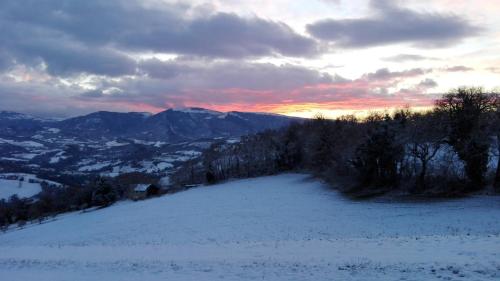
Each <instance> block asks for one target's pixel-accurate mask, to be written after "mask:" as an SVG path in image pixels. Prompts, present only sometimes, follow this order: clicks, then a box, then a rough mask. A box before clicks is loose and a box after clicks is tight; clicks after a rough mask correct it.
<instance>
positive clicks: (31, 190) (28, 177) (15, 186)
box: [0, 173, 60, 199]
mask: <svg viewBox="0 0 500 281" xmlns="http://www.w3.org/2000/svg"><path fill="white" fill-rule="evenodd" d="M9 176H15V177H17V178H22V179H23V180H22V181H20V180H18V179H15V180H14V179H8V177H9ZM42 181H45V182H46V183H48V184H51V185H56V186H60V184H59V183H56V182H53V181H49V180H44V179H39V178H37V177H36V176H35V175H32V174H23V173H0V199H9V197H11V196H12V195H17V196H18V197H19V198H28V197H32V196H35V195H36V194H38V193H40V191H42V186H41V184H40V183H41V182H42Z"/></svg>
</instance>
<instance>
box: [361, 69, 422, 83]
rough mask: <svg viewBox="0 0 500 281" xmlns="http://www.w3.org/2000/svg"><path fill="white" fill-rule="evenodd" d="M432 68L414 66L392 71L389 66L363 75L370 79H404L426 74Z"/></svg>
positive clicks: (363, 77)
mask: <svg viewBox="0 0 500 281" xmlns="http://www.w3.org/2000/svg"><path fill="white" fill-rule="evenodd" d="M431 71H432V70H429V69H422V68H413V69H409V70H404V71H390V70H389V69H387V68H381V69H379V70H377V71H375V72H372V73H367V74H365V75H363V76H362V79H364V80H369V81H381V80H383V81H388V80H394V79H402V78H410V77H416V76H420V75H424V74H426V73H428V72H431Z"/></svg>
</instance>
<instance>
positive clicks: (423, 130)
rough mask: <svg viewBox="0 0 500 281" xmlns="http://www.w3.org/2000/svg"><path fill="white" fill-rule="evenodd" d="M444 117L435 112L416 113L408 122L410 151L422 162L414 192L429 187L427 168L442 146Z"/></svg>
mask: <svg viewBox="0 0 500 281" xmlns="http://www.w3.org/2000/svg"><path fill="white" fill-rule="evenodd" d="M441 119H442V118H440V115H438V114H435V113H432V112H431V113H428V114H426V115H423V114H415V115H413V117H412V118H411V120H410V121H409V124H408V146H409V153H410V155H411V156H413V157H414V158H415V159H418V161H419V162H420V172H419V173H418V176H417V181H416V186H415V189H414V190H413V191H414V192H417V193H418V192H421V191H423V190H425V189H426V188H427V178H426V176H427V170H428V165H429V162H430V161H431V160H432V159H433V158H434V157H435V156H436V154H437V152H438V151H439V149H440V148H441V145H442V142H443V140H444V137H445V135H444V134H443V130H442V129H441V128H440V127H441V126H442V121H441Z"/></svg>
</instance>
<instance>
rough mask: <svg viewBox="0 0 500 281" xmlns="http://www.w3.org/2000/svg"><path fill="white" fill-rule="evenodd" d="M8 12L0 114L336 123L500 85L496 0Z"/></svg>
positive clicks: (36, 6) (39, 6) (47, 4)
mask: <svg viewBox="0 0 500 281" xmlns="http://www.w3.org/2000/svg"><path fill="white" fill-rule="evenodd" d="M451 4H453V5H451ZM26 6H30V7H31V9H26ZM284 7H286V8H284ZM0 8H1V9H0V22H2V26H4V32H3V34H2V37H4V40H2V42H0V110H6V111H13V112H21V113H25V114H30V115H34V116H40V117H50V118H69V117H74V116H80V115H85V114H88V113H92V112H96V111H111V112H150V113H153V114H154V113H158V112H161V111H164V110H167V109H169V108H190V107H200V108H205V109H210V110H215V111H220V112H229V111H240V112H260V113H273V114H281V115H287V116H295V117H305V118H311V117H314V116H315V115H317V114H322V115H324V116H326V117H328V118H335V117H339V116H341V115H347V114H354V115H358V116H363V115H366V114H368V113H369V112H372V111H377V112H380V111H392V110H394V109H397V108H403V107H406V106H409V107H411V108H413V109H416V110H425V109H427V108H429V107H430V106H432V105H433V101H434V100H435V99H436V98H438V97H439V96H440V95H442V94H444V93H446V92H448V91H449V90H451V89H453V88H457V87H461V86H475V87H477V86H480V87H484V88H485V89H495V88H497V87H499V84H498V82H497V81H498V79H499V78H500V68H499V67H498V66H497V65H498V64H499V63H500V56H499V55H498V54H499V53H500V19H498V17H497V16H496V15H497V14H498V13H499V12H500V5H495V4H494V3H492V2H491V1H486V0H480V1H467V0H459V1H451V0H434V1H425V2H423V1H416V0H411V1H397V0H356V1H342V0H315V1H305V0H300V1H293V2H289V1H284V0H279V1H273V2H272V3H269V2H267V1H252V2H248V3H246V2H243V3H242V2H240V1H230V0H227V1H222V0H214V1H203V0H193V1H168V0H147V1H139V0H133V1H115V0H113V1H105V2H101V1H93V0H92V1H85V2H65V1H60V0H53V1H33V2H28V3H19V2H17V1H13V0H12V1H10V0H8V1H2V3H0Z"/></svg>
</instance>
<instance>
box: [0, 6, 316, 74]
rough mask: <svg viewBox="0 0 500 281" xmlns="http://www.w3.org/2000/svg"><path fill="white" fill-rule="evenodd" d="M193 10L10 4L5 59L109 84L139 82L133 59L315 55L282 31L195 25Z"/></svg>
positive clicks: (2, 14) (4, 19)
mask: <svg viewBox="0 0 500 281" xmlns="http://www.w3.org/2000/svg"><path fill="white" fill-rule="evenodd" d="M191 9H192V7H190V6H188V5H183V4H166V3H156V2H152V3H150V2H145V3H143V2H141V1H138V0H131V1H118V0H109V1H100V0H86V1H63V0H28V1H22V2H20V1H15V0H5V1H1V2H0V33H1V34H2V40H1V41H0V51H3V52H6V53H9V54H10V55H11V56H13V57H14V58H15V59H16V60H17V61H19V62H21V63H25V64H29V65H34V64H36V65H40V64H44V65H45V66H46V67H47V71H48V72H49V73H51V74H54V75H71V74H75V73H78V72H85V73H92V74H98V75H107V76H120V75H127V74H134V73H135V70H136V62H135V60H133V59H132V58H131V57H130V53H131V52H142V53H151V52H153V53H154V52H160V53H173V54H179V55H191V56H198V57H212V58H213V57H217V58H248V57H260V56H275V55H284V56H300V57H302V56H311V55H314V54H316V53H317V44H316V41H315V40H313V39H311V38H308V37H305V36H302V35H299V34H298V33H296V32H295V31H293V30H292V29H291V28H290V27H289V26H287V25H286V24H284V23H281V22H274V21H270V20H264V19H261V18H258V17H249V18H243V17H240V16H237V15H235V14H229V13H211V14H208V15H205V16H204V17H200V16H198V17H192V16H190V11H191ZM0 55H1V53H0ZM2 61H3V60H2V56H0V63H2ZM4 64H5V63H4ZM157 74H160V73H157ZM161 75H164V73H163V74H161Z"/></svg>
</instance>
